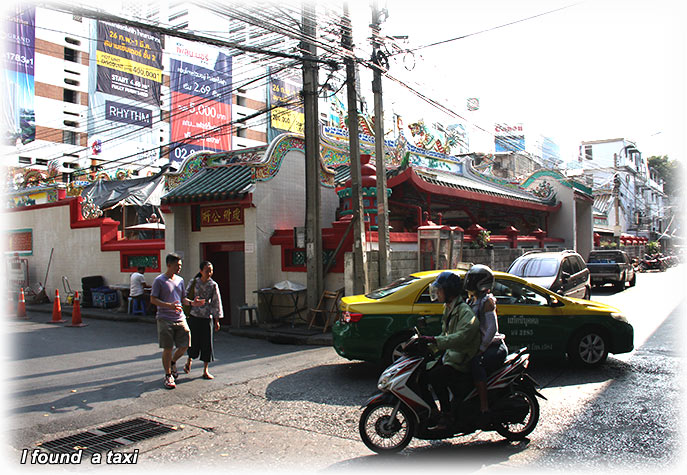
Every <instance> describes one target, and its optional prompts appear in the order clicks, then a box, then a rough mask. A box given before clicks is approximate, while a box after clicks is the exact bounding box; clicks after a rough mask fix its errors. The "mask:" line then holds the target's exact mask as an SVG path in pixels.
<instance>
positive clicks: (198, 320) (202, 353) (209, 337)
mask: <svg viewBox="0 0 687 475" xmlns="http://www.w3.org/2000/svg"><path fill="white" fill-rule="evenodd" d="M191 286H193V292H194V295H195V296H197V297H200V298H201V299H204V300H205V304H204V305H202V306H200V307H192V308H191V312H190V315H189V317H188V318H187V322H188V326H189V328H190V330H191V346H190V347H189V349H188V360H187V361H186V364H185V365H184V372H185V373H187V374H188V373H190V372H191V363H192V361H193V359H194V358H200V360H201V361H202V362H203V364H204V368H203V378H205V379H213V378H214V376H213V375H211V374H210V373H209V372H208V365H209V364H210V361H214V359H215V358H214V354H213V351H212V341H213V331H219V328H220V326H219V320H220V318H224V312H223V310H222V297H221V296H220V294H219V286H218V285H217V282H215V281H214V280H212V263H211V262H209V261H203V262H201V263H200V272H199V273H198V275H196V277H194V279H193V281H191V285H190V286H189V292H190V291H191Z"/></svg>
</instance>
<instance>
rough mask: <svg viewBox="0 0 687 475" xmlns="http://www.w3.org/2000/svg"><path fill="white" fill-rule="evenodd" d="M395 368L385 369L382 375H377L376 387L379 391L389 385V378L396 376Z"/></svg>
mask: <svg viewBox="0 0 687 475" xmlns="http://www.w3.org/2000/svg"><path fill="white" fill-rule="evenodd" d="M397 372H398V371H397V370H395V369H394V370H387V371H385V372H383V373H382V375H381V376H380V377H379V381H377V389H379V390H380V391H385V390H386V389H388V388H389V386H390V385H391V380H392V379H393V377H394V376H396V373H397Z"/></svg>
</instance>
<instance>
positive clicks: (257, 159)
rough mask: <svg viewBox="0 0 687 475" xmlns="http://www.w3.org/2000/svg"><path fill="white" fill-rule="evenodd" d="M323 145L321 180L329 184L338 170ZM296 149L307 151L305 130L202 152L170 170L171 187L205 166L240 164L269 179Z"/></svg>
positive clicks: (253, 175)
mask: <svg viewBox="0 0 687 475" xmlns="http://www.w3.org/2000/svg"><path fill="white" fill-rule="evenodd" d="M322 148H323V147H322V146H321V147H320V181H321V183H322V184H323V185H325V186H328V187H333V186H334V172H333V171H332V170H331V169H329V167H327V165H326V163H325V160H324V159H323V150H322ZM292 150H300V151H302V152H303V153H305V138H304V136H303V135H302V134H296V133H290V132H289V133H283V134H280V135H278V136H277V137H276V138H275V139H274V140H272V142H270V143H269V144H268V145H261V146H259V147H252V148H249V149H245V150H232V151H230V152H198V153H194V154H193V155H191V156H189V157H187V158H186V159H184V161H183V162H182V164H181V167H180V168H179V170H178V171H176V172H171V173H168V174H167V189H168V190H172V189H174V188H176V187H177V186H179V185H180V184H182V183H183V182H185V181H186V180H188V179H189V178H191V176H193V175H194V174H196V173H198V172H199V171H200V170H201V169H203V168H219V167H232V166H240V167H247V168H249V169H250V171H251V179H252V181H253V182H256V181H268V180H271V179H272V178H274V177H275V176H276V174H277V173H278V172H279V170H280V169H281V165H282V162H283V160H284V157H286V154H287V153H288V152H290V151H292Z"/></svg>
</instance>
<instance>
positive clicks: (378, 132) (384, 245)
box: [370, 0, 391, 287]
mask: <svg viewBox="0 0 687 475" xmlns="http://www.w3.org/2000/svg"><path fill="white" fill-rule="evenodd" d="M380 24H381V21H380V13H379V7H378V4H377V0H372V24H371V25H370V27H371V29H372V48H373V50H372V62H373V63H374V64H375V65H376V67H375V68H374V70H373V79H372V92H373V93H374V107H375V124H374V133H375V164H376V166H377V236H378V242H379V286H380V287H383V286H385V285H386V284H388V283H389V282H390V280H391V256H390V251H391V249H390V248H391V242H390V240H389V214H388V210H389V199H388V197H387V194H386V160H385V159H384V105H383V102H382V71H381V69H380V68H381V67H382V63H384V59H385V58H384V57H383V54H382V52H381V50H380V46H381V40H380V38H379V29H380ZM387 64H388V63H387Z"/></svg>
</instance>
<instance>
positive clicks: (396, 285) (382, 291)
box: [365, 275, 418, 300]
mask: <svg viewBox="0 0 687 475" xmlns="http://www.w3.org/2000/svg"><path fill="white" fill-rule="evenodd" d="M417 279H418V278H417V277H413V276H412V275H409V276H406V277H402V278H400V279H398V280H396V281H394V282H392V283H390V284H389V285H386V286H384V287H381V288H379V289H377V290H373V291H372V292H370V293H369V294H366V295H365V297H367V298H368V299H375V300H377V299H381V298H384V297H388V296H389V295H391V294H393V293H395V292H398V291H399V290H401V289H402V288H404V287H407V286H408V285H410V284H412V283H413V282H415V281H416V280H417Z"/></svg>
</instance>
